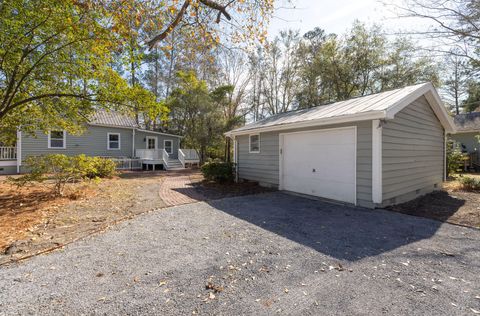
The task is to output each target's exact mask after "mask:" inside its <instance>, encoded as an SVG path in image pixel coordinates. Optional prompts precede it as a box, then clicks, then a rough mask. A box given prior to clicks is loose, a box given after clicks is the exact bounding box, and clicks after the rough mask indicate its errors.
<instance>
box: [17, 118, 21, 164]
mask: <svg viewBox="0 0 480 316" xmlns="http://www.w3.org/2000/svg"><path fill="white" fill-rule="evenodd" d="M21 165H22V131H21V130H20V127H19V128H17V173H20V166H21Z"/></svg>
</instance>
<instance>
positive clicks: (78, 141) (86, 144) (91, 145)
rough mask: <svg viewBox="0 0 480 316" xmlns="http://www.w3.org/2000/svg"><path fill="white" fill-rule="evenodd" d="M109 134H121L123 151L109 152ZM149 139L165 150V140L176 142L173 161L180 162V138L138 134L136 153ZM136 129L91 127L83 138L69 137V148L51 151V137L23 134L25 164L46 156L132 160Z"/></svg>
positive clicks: (138, 132) (121, 148) (67, 146)
mask: <svg viewBox="0 0 480 316" xmlns="http://www.w3.org/2000/svg"><path fill="white" fill-rule="evenodd" d="M108 133H118V134H120V149H119V150H109V149H108V138H107V137H108ZM146 136H154V137H157V140H158V146H159V149H163V140H165V139H170V140H172V141H173V153H174V155H173V158H177V152H178V146H179V137H174V136H168V135H162V134H157V133H150V132H148V131H138V130H136V131H135V149H145V148H146V142H145V141H144V139H145V138H146ZM132 140H133V129H130V128H118V127H104V126H95V125H89V126H88V128H87V130H86V131H85V132H84V133H83V134H81V135H71V134H68V133H67V134H66V148H65V149H60V148H48V135H47V134H45V133H43V132H37V133H36V134H35V135H34V136H29V135H25V134H22V160H25V158H26V157H28V156H39V155H46V154H54V153H56V154H65V155H70V156H73V155H79V154H85V155H87V156H105V157H132V156H134V153H133V142H132Z"/></svg>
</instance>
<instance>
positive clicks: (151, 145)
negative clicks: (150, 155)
mask: <svg viewBox="0 0 480 316" xmlns="http://www.w3.org/2000/svg"><path fill="white" fill-rule="evenodd" d="M147 149H157V138H156V137H151V136H147Z"/></svg>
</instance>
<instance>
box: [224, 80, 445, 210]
mask: <svg viewBox="0 0 480 316" xmlns="http://www.w3.org/2000/svg"><path fill="white" fill-rule="evenodd" d="M453 130H454V125H453V122H452V120H451V118H450V117H449V115H448V113H447V111H446V110H445V108H444V106H443V105H442V102H441V100H440V98H439V96H438V93H437V91H436V90H435V88H434V87H433V85H432V84H430V83H425V84H420V85H414V86H409V87H406V88H403V89H397V90H392V91H387V92H382V93H378V94H373V95H368V96H364V97H359V98H353V99H350V100H346V101H341V102H336V103H333V104H329V105H325V106H318V107H314V108H310V109H301V110H296V111H291V112H287V113H283V114H279V115H275V116H272V117H269V118H267V119H264V120H260V121H257V122H255V123H252V124H248V125H246V126H243V127H241V128H237V129H234V130H232V131H230V132H228V133H226V135H227V136H229V137H230V138H232V139H233V140H234V159H235V162H236V169H237V170H236V171H237V179H238V180H251V181H258V182H259V183H260V184H261V185H265V186H270V187H274V188H278V189H280V190H285V191H291V192H297V193H301V194H307V195H313V196H318V197H322V198H327V199H332V200H338V201H342V202H347V203H351V204H355V205H359V206H363V207H369V208H374V207H385V206H388V205H392V204H396V203H402V202H405V201H408V200H411V199H413V198H416V197H418V196H420V195H422V194H426V193H429V192H431V191H433V190H435V189H438V188H440V187H441V186H442V181H443V180H444V177H445V135H446V133H448V132H452V131H453Z"/></svg>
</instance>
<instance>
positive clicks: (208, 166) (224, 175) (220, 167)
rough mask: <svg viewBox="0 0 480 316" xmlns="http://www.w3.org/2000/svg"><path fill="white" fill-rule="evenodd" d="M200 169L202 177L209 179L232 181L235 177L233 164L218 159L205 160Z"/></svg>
mask: <svg viewBox="0 0 480 316" xmlns="http://www.w3.org/2000/svg"><path fill="white" fill-rule="evenodd" d="M201 171H202V174H203V177H204V178H205V179H206V180H209V181H217V182H232V181H233V179H234V177H235V165H234V164H233V163H231V162H223V161H221V160H220V159H215V160H210V161H207V162H206V163H205V164H203V166H202V168H201Z"/></svg>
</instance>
